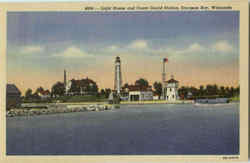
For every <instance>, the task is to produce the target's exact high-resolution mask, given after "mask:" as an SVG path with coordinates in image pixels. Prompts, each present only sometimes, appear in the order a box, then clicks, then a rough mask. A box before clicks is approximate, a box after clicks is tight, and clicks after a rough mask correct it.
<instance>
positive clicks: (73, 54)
mask: <svg viewBox="0 0 250 163" xmlns="http://www.w3.org/2000/svg"><path fill="white" fill-rule="evenodd" d="M52 56H53V57H62V58H90V57H93V55H90V54H88V53H87V52H85V51H83V50H81V49H79V48H77V47H75V46H70V47H68V48H67V49H65V50H64V51H63V52H61V53H57V54H54V55H52Z"/></svg>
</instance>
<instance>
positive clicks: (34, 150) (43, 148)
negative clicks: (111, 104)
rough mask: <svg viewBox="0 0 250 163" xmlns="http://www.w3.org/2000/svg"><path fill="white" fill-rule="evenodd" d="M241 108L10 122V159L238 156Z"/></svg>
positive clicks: (135, 110)
mask: <svg viewBox="0 0 250 163" xmlns="http://www.w3.org/2000/svg"><path fill="white" fill-rule="evenodd" d="M238 109H239V104H208V105H206V104H204V105H203V104H200V105H195V104H165V105H164V104H155V105H122V106H121V109H116V110H109V111H103V112H79V113H65V114H54V115H41V116H33V117H11V118H7V154H8V155H103V154H105V155H111V154H112V155H115V154H121V155H125V154H126V155H133V154H137V155H144V154H147V155H154V154H161V155H177V154H178V155H191V154H196V155H197V154H202V155H213V154H217V155H220V154H223V155H226V154H238V153H239V110H238Z"/></svg>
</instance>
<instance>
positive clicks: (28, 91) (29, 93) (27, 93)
mask: <svg viewBox="0 0 250 163" xmlns="http://www.w3.org/2000/svg"><path fill="white" fill-rule="evenodd" d="M25 98H26V99H30V98H32V89H30V88H28V89H27V91H26V92H25Z"/></svg>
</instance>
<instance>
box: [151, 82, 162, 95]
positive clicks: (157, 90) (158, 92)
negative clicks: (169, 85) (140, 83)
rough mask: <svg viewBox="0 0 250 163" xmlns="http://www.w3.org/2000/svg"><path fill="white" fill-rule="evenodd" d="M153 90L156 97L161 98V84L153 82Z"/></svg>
mask: <svg viewBox="0 0 250 163" xmlns="http://www.w3.org/2000/svg"><path fill="white" fill-rule="evenodd" d="M153 85H154V89H155V92H156V94H157V95H158V96H161V94H162V84H161V82H154V84H153Z"/></svg>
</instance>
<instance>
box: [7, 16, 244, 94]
mask: <svg viewBox="0 0 250 163" xmlns="http://www.w3.org/2000/svg"><path fill="white" fill-rule="evenodd" d="M7 26H8V31H7V79H8V83H14V84H16V85H17V87H18V88H19V89H20V90H21V91H22V93H24V92H25V91H26V90H27V89H28V88H31V89H33V90H35V89H36V88H38V87H39V86H42V87H43V88H45V89H50V88H51V86H52V85H53V84H54V83H56V82H57V81H61V82H63V70H64V69H66V71H67V79H68V80H70V79H72V78H74V79H81V78H86V77H89V78H91V79H93V80H94V81H96V82H97V84H98V86H99V88H113V87H114V61H115V57H116V56H120V57H121V64H122V67H121V69H122V78H123V83H129V84H132V83H134V82H135V80H137V79H139V78H145V79H147V80H148V81H149V82H150V84H153V82H155V81H161V73H162V59H163V58H168V60H169V62H168V63H167V65H166V72H167V79H170V76H171V75H174V78H175V79H176V80H178V81H179V82H180V85H185V86H196V87H199V86H200V85H206V84H217V85H223V86H238V83H239V13H238V12H237V11H217V12H214V11H213V12H209V11H208V12H206V11H202V12H201V11H185V12H183V11H182V12H180V11H179V12H178V11H171V12H123V13H118V12H98V13H97V12H94V13H86V12H9V13H8V14H7Z"/></svg>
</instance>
